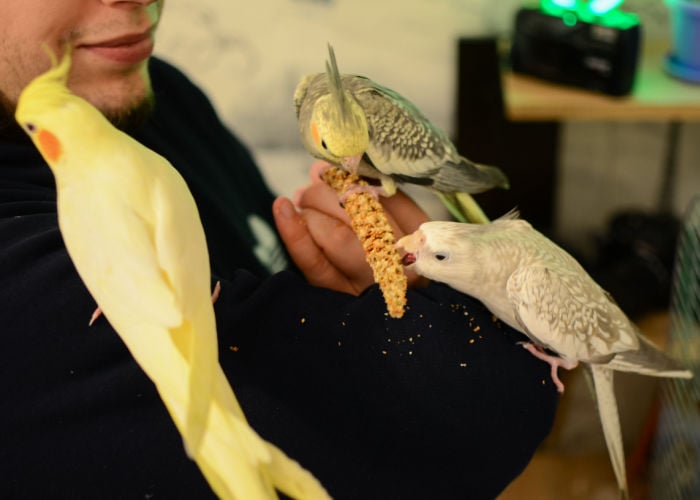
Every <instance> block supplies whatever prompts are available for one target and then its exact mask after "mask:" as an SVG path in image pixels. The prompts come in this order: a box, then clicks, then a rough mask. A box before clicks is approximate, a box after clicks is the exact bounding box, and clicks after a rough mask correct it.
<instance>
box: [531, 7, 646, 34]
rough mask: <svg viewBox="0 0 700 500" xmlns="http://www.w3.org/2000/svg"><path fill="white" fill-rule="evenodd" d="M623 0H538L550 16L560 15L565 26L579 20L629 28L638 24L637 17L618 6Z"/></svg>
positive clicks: (541, 8)
mask: <svg viewBox="0 0 700 500" xmlns="http://www.w3.org/2000/svg"><path fill="white" fill-rule="evenodd" d="M623 1H624V0H590V1H582V0H540V10H541V11H542V12H544V13H545V14H548V15H550V16H555V17H560V18H561V19H562V22H563V23H564V24H566V25H567V26H574V25H575V24H576V23H577V22H578V21H579V20H580V21H584V22H586V23H589V24H599V25H602V26H607V27H610V28H617V29H629V28H632V27H633V26H636V25H638V24H639V18H638V17H637V16H636V15H635V14H632V13H631V12H624V11H622V10H620V9H619V8H618V7H620V5H622V2H623Z"/></svg>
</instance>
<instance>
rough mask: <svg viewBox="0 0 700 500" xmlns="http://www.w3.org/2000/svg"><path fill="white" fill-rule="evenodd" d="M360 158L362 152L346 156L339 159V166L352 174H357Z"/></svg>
mask: <svg viewBox="0 0 700 500" xmlns="http://www.w3.org/2000/svg"><path fill="white" fill-rule="evenodd" d="M361 160H362V154H359V155H355V156H346V157H345V158H342V159H341V160H340V166H341V167H343V170H345V171H346V172H350V173H351V174H353V175H357V171H358V169H359V165H360V161H361Z"/></svg>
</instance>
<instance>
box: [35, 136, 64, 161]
mask: <svg viewBox="0 0 700 500" xmlns="http://www.w3.org/2000/svg"><path fill="white" fill-rule="evenodd" d="M36 140H37V142H38V144H39V151H41V154H42V155H44V158H46V160H48V161H51V162H56V161H58V158H59V157H60V156H61V142H60V141H59V140H58V138H57V137H56V136H55V135H53V134H52V133H51V132H49V131H48V130H44V129H42V130H40V131H39V133H38V134H37V137H36Z"/></svg>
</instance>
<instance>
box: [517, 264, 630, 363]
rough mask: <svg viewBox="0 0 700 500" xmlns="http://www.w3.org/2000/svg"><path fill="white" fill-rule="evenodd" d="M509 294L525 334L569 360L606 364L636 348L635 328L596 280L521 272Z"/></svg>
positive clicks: (544, 270) (545, 270)
mask: <svg viewBox="0 0 700 500" xmlns="http://www.w3.org/2000/svg"><path fill="white" fill-rule="evenodd" d="M506 291H507V294H508V298H509V300H510V301H511V303H512V305H513V311H514V315H515V317H516V319H517V321H518V323H519V324H521V325H522V327H523V329H524V330H525V333H526V334H527V335H528V336H529V337H530V338H532V339H533V340H534V341H535V342H537V343H539V344H541V345H543V346H545V347H548V348H549V349H551V350H553V351H555V352H557V353H558V354H559V355H561V356H562V357H564V358H565V359H568V360H576V361H587V362H607V361H609V360H610V359H612V357H613V355H614V354H615V353H618V352H622V351H628V350H635V349H637V348H638V347H639V340H638V337H637V333H636V331H635V330H634V327H633V325H632V324H631V323H630V322H629V321H628V320H627V318H626V317H625V316H624V314H623V313H622V311H620V310H619V308H618V307H617V306H616V305H615V304H614V303H613V302H612V301H611V300H610V299H609V298H608V295H607V293H605V292H604V291H603V290H602V289H601V288H600V287H599V286H598V285H597V284H595V283H594V282H593V281H592V280H586V279H582V276H581V275H579V274H576V273H567V272H561V271H558V270H556V269H554V268H552V267H545V266H541V265H536V266H525V267H520V268H518V269H516V271H514V272H513V273H512V275H511V276H510V278H509V279H508V281H507V285H506Z"/></svg>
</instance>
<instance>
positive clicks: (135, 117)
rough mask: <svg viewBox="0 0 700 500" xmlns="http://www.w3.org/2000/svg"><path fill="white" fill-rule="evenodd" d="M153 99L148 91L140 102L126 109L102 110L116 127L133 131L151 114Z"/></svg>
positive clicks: (153, 105)
mask: <svg viewBox="0 0 700 500" xmlns="http://www.w3.org/2000/svg"><path fill="white" fill-rule="evenodd" d="M154 107H155V99H154V98H153V94H152V93H149V94H148V95H147V96H146V97H145V98H144V99H143V100H142V101H141V102H140V103H138V104H137V105H135V106H131V107H129V108H126V109H114V110H110V109H107V110H104V111H103V114H104V115H105V117H107V119H108V120H109V121H110V122H111V123H112V124H113V125H114V126H115V127H117V128H118V129H120V130H124V131H125V132H129V131H133V130H136V129H137V128H139V127H140V126H141V125H143V124H144V123H145V122H146V120H148V118H150V116H151V115H152V114H153V108H154Z"/></svg>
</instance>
